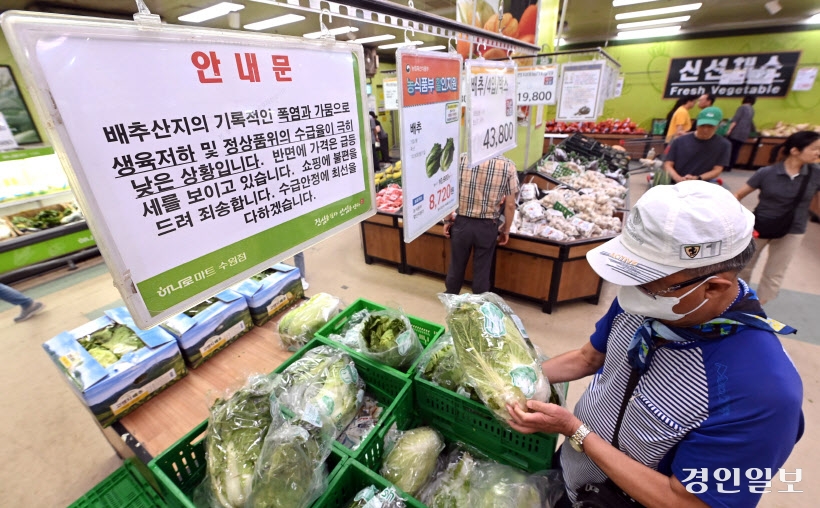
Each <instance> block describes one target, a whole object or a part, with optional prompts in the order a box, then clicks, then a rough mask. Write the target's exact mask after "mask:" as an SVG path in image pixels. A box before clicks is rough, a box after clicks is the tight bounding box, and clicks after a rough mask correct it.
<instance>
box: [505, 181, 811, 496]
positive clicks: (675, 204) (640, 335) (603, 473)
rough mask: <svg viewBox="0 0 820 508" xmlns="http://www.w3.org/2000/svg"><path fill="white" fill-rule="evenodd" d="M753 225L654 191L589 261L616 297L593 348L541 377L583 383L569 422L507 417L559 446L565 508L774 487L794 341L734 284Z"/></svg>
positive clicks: (724, 203)
mask: <svg viewBox="0 0 820 508" xmlns="http://www.w3.org/2000/svg"><path fill="white" fill-rule="evenodd" d="M753 227H754V215H752V213H751V212H749V211H748V210H746V208H744V207H743V206H742V205H740V204H739V203H738V202H737V200H732V195H731V194H730V193H729V191H727V190H725V189H723V188H721V187H720V186H718V185H714V184H710V183H707V182H699V181H686V182H682V183H680V184H678V185H674V186H658V187H654V188H652V189H650V190H649V191H648V192H647V193H646V194H645V195H644V196H643V197H641V199H640V200H638V202H637V203H636V204H635V206H634V208H633V209H632V211H631V213H630V215H629V218H628V220H627V221H626V224H625V225H624V231H623V233H622V234H621V235H620V236H618V237H616V238H615V239H613V240H611V241H609V242H607V243H605V244H604V245H602V246H600V247H598V248H596V249H594V250H592V251H590V252H589V253H588V254H587V259H588V260H589V263H590V265H591V266H592V268H593V269H594V270H595V271H596V272H597V273H598V274H599V275H600V276H601V277H603V278H604V279H605V280H607V281H609V282H612V283H614V284H617V285H619V286H621V287H620V290H619V292H618V298H617V299H616V300H615V301H614V302H613V303H612V306H611V308H610V309H609V311H608V312H607V314H606V315H605V316H604V317H603V318H602V319H601V320H600V321H598V323H597V325H596V329H595V332H594V333H593V334H592V336H591V337H590V342H589V343H587V344H585V345H584V346H583V347H581V348H580V349H578V350H575V351H570V352H568V353H564V354H563V355H560V356H557V357H555V358H552V359H550V360H548V361H546V362H544V364H543V370H544V373H545V374H546V376H547V377H548V378H549V380H550V382H552V383H556V382H558V383H560V382H565V381H572V380H576V379H581V378H583V377H585V376H589V375H594V377H593V380H592V382H591V384H590V385H589V387H588V388H587V390H586V392H585V393H584V394H583V395H582V396H581V399H580V401H579V402H578V405H577V406H576V407H575V411H574V414H573V413H570V412H569V411H568V410H567V409H565V408H563V407H561V406H557V405H554V404H545V403H541V402H537V401H529V402H528V403H527V409H528V410H529V411H527V412H524V411H522V409H521V408H517V407H516V408H513V407H510V408H508V409H510V413H511V416H512V420H511V422H510V424H511V426H512V427H513V428H514V429H516V430H519V431H521V432H560V433H561V434H564V435H565V436H567V437H568V439H567V440H566V441H565V443H564V444H565V445H566V446H562V447H561V450H560V451H559V453H560V458H559V461H560V464H556V465H555V467H560V468H561V469H562V470H563V475H564V481H565V483H566V487H567V496H565V497H564V499H565V502H567V501H566V498H569V499H568V502H576V501H580V500H585V499H588V500H595V501H597V502H598V503H599V504H597V505H592V504H590V505H586V506H608V507H611V506H620V505H621V503H623V502H626V503H627V504H626V505H625V506H638V505H637V503H640V504H642V505H645V506H675V507H681V506H707V505H708V506H744V507H745V506H754V505H756V504H757V502H758V501H759V499H760V495H761V493H763V492H764V491H767V489H766V485H767V481H769V480H770V479H771V478H772V476H774V475H778V474H779V475H780V477H781V479H782V478H783V475H784V471H779V468H780V467H781V466H782V465H783V464H784V462H785V461H786V458H787V457H788V456H789V454H790V453H791V451H792V448H793V447H794V445H795V443H796V442H797V440H798V439H800V436H801V435H802V432H803V427H804V422H803V413H802V410H801V404H802V398H803V386H802V382H801V380H800V376H799V374H798V373H797V370H796V369H795V367H794V365H793V364H792V362H791V360H790V359H789V357H788V355H787V354H786V352H785V351H784V350H783V347H782V345H781V344H780V341H779V340H778V338H777V337H776V336H775V333H780V334H784V333H795V331H796V330H794V329H793V328H790V327H788V326H786V325H783V324H781V323H778V322H777V321H774V320H772V319H769V318H768V317H767V316H766V315H765V313H764V312H763V309H762V308H761V306H760V302H759V301H758V300H757V297H756V296H755V293H754V291H753V290H752V289H750V288H749V286H748V285H747V284H746V283H745V282H744V281H742V280H740V279H738V277H737V274H738V273H739V271H740V270H741V269H742V268H743V267H744V265H745V264H746V263H748V261H749V260H750V259H751V258H752V255H753V254H754V243H753V242H752V230H753ZM796 473H797V472H791V473H789V474H790V475H791V476H790V477H789V478H790V481H794V476H795V474H796ZM797 490H800V489H799V488H798V489H797ZM630 497H631V498H632V499H634V500H635V501H636V502H637V503H635V504H628V503H631V501H630V499H629V498H630ZM590 498H593V499H590ZM567 506H569V505H567Z"/></svg>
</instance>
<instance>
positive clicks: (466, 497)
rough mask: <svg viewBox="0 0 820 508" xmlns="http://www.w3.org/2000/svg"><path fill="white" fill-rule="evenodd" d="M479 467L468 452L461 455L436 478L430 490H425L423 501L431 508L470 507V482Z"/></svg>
mask: <svg viewBox="0 0 820 508" xmlns="http://www.w3.org/2000/svg"><path fill="white" fill-rule="evenodd" d="M476 466H477V463H476V460H475V459H474V458H473V456H472V455H470V454H469V453H467V452H463V453H461V454H459V457H458V460H457V461H456V462H454V463H451V464H449V465H448V466H447V468H446V469H445V470H444V471H443V472H442V473H441V474H440V475H439V476H438V477H437V478H436V480H435V482H434V484H432V485H431V488H430V489H425V495H423V496H422V501H424V503H425V504H426V505H427V506H429V507H430V508H460V507H469V506H470V482H471V477H472V475H473V473H474V471H475V468H476Z"/></svg>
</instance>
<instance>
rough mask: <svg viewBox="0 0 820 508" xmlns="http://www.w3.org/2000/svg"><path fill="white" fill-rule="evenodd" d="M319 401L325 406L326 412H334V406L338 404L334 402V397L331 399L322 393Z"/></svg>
mask: <svg viewBox="0 0 820 508" xmlns="http://www.w3.org/2000/svg"><path fill="white" fill-rule="evenodd" d="M319 401H320V402H321V403H322V405H323V406H324V408H325V413H327V414H331V413H333V408H334V407H335V406H336V404H334V403H333V399H331V398H330V397H328V396H327V395H322V398H321V399H319Z"/></svg>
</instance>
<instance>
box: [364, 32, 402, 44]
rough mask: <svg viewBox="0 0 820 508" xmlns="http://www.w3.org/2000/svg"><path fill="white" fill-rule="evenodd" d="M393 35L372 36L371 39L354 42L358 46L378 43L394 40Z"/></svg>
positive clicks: (366, 38)
mask: <svg viewBox="0 0 820 508" xmlns="http://www.w3.org/2000/svg"><path fill="white" fill-rule="evenodd" d="M395 38H396V36H395V35H390V34H384V35H374V36H373V37H364V38H362V39H356V41H355V42H358V43H359V44H366V43H368V42H379V41H390V40H393V39H395Z"/></svg>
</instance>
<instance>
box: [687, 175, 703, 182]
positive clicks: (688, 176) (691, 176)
mask: <svg viewBox="0 0 820 508" xmlns="http://www.w3.org/2000/svg"><path fill="white" fill-rule="evenodd" d="M688 180H700V178H698V177H696V176H695V175H686V176H684V177H683V181H688Z"/></svg>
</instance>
